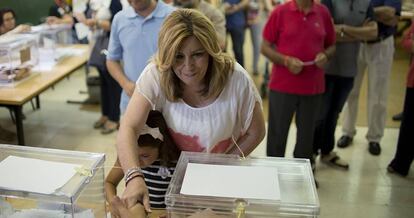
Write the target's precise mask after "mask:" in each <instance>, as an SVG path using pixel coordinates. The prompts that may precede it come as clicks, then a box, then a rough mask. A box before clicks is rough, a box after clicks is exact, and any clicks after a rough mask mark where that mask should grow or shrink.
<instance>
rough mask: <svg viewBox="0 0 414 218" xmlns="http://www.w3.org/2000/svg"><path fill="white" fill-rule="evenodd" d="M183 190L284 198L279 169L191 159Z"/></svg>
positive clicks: (195, 192) (257, 197)
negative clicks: (280, 185)
mask: <svg viewBox="0 0 414 218" xmlns="http://www.w3.org/2000/svg"><path fill="white" fill-rule="evenodd" d="M180 192H181V194H185V195H196V196H213V197H230V198H244V199H262V200H275V201H279V200H280V189H279V178H278V172H277V169H276V168H274V167H266V166H228V165H213V164H197V163H189V164H188V165H187V170H186V172H185V176H184V181H183V184H182V186H181V191H180Z"/></svg>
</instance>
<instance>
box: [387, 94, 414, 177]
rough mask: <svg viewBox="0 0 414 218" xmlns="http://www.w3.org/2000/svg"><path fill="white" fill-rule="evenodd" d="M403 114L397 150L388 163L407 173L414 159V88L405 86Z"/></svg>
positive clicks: (402, 172) (400, 171)
mask: <svg viewBox="0 0 414 218" xmlns="http://www.w3.org/2000/svg"><path fill="white" fill-rule="evenodd" d="M403 114H404V116H403V119H402V121H401V126H400V134H399V136H398V144H397V151H396V152H395V156H394V159H393V160H392V161H391V163H390V165H391V166H392V167H393V168H394V169H395V170H396V171H398V172H399V173H401V174H404V175H407V174H408V171H409V170H410V166H411V163H412V162H413V159H414V131H413V130H414V88H407V91H406V93H405V101H404V112H403Z"/></svg>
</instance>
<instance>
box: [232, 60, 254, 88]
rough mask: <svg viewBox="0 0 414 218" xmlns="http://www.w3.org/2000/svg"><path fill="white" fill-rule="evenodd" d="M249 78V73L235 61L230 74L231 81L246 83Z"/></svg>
mask: <svg viewBox="0 0 414 218" xmlns="http://www.w3.org/2000/svg"><path fill="white" fill-rule="evenodd" d="M250 80H251V77H250V75H249V73H248V72H247V71H246V69H244V68H243V67H242V66H241V65H240V64H239V63H237V62H235V64H234V70H233V72H232V74H231V76H230V81H231V82H233V83H246V82H248V81H250Z"/></svg>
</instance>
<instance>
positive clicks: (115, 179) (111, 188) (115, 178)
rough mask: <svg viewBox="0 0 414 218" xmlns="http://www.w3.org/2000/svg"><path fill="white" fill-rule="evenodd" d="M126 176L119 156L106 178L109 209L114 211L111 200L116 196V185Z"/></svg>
mask: <svg viewBox="0 0 414 218" xmlns="http://www.w3.org/2000/svg"><path fill="white" fill-rule="evenodd" d="M123 177H124V172H123V171H122V168H121V165H120V164H119V160H118V158H117V159H116V162H115V164H114V166H113V167H112V169H111V171H110V172H109V174H108V176H107V177H106V179H105V193H106V202H108V204H109V210H110V211H111V213H112V212H113V211H112V205H111V201H112V199H113V198H114V197H115V196H116V187H117V186H118V184H119V182H120V181H121V180H122V178H123Z"/></svg>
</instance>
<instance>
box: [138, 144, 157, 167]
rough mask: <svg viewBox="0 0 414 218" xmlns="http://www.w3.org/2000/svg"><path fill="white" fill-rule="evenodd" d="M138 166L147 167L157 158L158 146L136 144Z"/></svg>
mask: <svg viewBox="0 0 414 218" xmlns="http://www.w3.org/2000/svg"><path fill="white" fill-rule="evenodd" d="M138 158H139V166H140V167H142V168H145V167H148V166H149V165H151V164H152V163H154V161H156V160H157V159H158V148H155V147H150V146H145V145H144V146H138Z"/></svg>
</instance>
